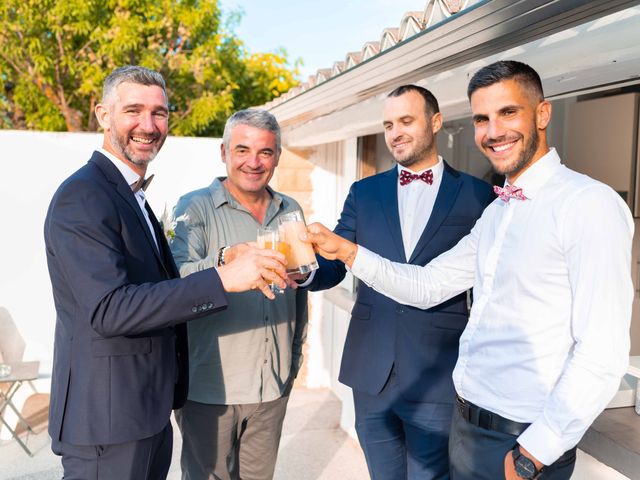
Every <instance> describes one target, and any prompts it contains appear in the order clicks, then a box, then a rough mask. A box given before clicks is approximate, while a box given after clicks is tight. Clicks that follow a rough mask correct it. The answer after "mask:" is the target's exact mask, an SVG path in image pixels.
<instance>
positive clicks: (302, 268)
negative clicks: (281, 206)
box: [278, 210, 318, 274]
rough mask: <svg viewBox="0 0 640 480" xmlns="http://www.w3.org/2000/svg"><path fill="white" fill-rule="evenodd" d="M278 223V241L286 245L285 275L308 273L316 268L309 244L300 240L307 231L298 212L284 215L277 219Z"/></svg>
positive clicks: (300, 213)
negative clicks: (301, 235)
mask: <svg viewBox="0 0 640 480" xmlns="http://www.w3.org/2000/svg"><path fill="white" fill-rule="evenodd" d="M278 221H279V222H280V241H281V242H284V243H285V244H286V245H287V248H288V250H287V253H286V254H285V255H286V257H287V273H301V274H305V273H309V272H311V271H312V270H315V269H316V268H318V262H317V260H316V254H315V253H314V252H313V247H312V246H311V244H310V243H307V242H304V241H302V240H300V234H301V233H304V232H306V231H307V226H306V224H305V223H304V217H303V216H302V212H301V211H300V210H296V211H293V212H289V213H285V214H284V215H280V217H278Z"/></svg>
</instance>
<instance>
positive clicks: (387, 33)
mask: <svg viewBox="0 0 640 480" xmlns="http://www.w3.org/2000/svg"><path fill="white" fill-rule="evenodd" d="M479 1H480V0H429V1H428V2H427V5H426V6H425V7H424V10H420V11H412V12H406V13H405V14H404V15H403V16H402V19H401V21H400V26H399V27H398V28H385V29H384V30H383V31H382V34H381V35H380V40H379V41H369V42H366V43H365V44H364V45H363V46H362V50H361V51H359V52H349V53H347V54H346V56H345V59H344V61H336V62H335V63H334V64H333V67H332V68H321V69H319V70H318V71H317V72H316V74H315V75H310V76H309V78H308V80H307V81H306V82H304V83H302V84H301V85H299V86H297V87H295V88H292V89H291V90H289V91H288V92H287V93H285V94H284V95H281V96H280V97H278V98H274V99H273V100H272V101H271V102H269V103H267V104H266V105H265V107H266V108H273V107H275V106H277V105H279V104H281V103H282V102H285V101H287V100H288V99H290V98H292V97H295V96H297V95H300V94H302V93H304V92H305V91H307V90H309V89H311V88H313V87H315V86H316V85H319V84H321V83H323V82H326V81H328V80H331V78H333V77H335V76H337V75H341V74H342V73H344V72H346V71H348V70H350V69H352V68H355V67H357V66H358V65H359V64H361V63H362V62H365V61H367V60H369V59H370V58H372V57H375V56H377V55H381V54H383V53H384V51H385V50H388V49H390V48H392V47H394V46H395V45H397V44H398V43H401V42H404V41H407V40H409V39H410V38H412V37H414V36H415V35H417V34H419V33H420V32H422V31H424V30H426V29H428V28H430V27H432V26H434V25H436V24H438V23H440V22H442V21H443V20H446V19H447V18H449V17H451V16H452V15H455V14H457V13H459V12H460V11H462V10H464V9H465V8H468V7H469V6H471V5H473V4H475V3H478V2H479Z"/></svg>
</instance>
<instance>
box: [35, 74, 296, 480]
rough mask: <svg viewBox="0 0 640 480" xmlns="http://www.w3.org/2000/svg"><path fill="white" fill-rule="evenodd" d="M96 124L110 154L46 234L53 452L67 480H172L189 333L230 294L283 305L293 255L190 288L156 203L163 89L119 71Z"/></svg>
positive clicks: (67, 187)
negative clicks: (154, 168)
mask: <svg viewBox="0 0 640 480" xmlns="http://www.w3.org/2000/svg"><path fill="white" fill-rule="evenodd" d="M95 113H96V117H97V119H98V122H99V123H100V126H101V127H102V128H103V129H104V140H103V148H102V149H100V150H98V151H95V152H94V153H93V155H92V157H91V159H90V160H89V162H88V163H87V164H86V165H85V166H83V167H82V168H80V169H79V170H78V171H77V172H75V173H74V174H73V175H71V176H70V177H69V178H68V179H66V180H65V181H64V182H63V183H62V185H61V186H60V187H59V188H58V190H57V191H56V193H55V195H54V196H53V199H52V200H51V205H50V207H49V211H48V213H47V218H46V221H45V227H44V235H45V244H46V253H47V263H48V266H49V275H50V277H51V285H52V288H53V298H54V302H55V307H56V313H57V319H56V333H55V347H54V360H53V376H52V381H51V402H50V409H49V434H50V435H51V440H52V441H51V448H52V450H53V451H54V453H56V454H57V455H60V456H61V457H62V466H63V468H64V478H65V479H67V480H73V479H83V480H111V479H113V480H127V479H128V480H144V479H148V480H162V479H164V478H165V477H166V475H167V471H168V470H169V465H170V463H171V450H172V441H173V435H172V430H171V423H170V422H169V415H170V414H171V409H172V408H179V407H180V406H182V404H183V403H184V401H185V399H186V393H187V386H188V366H187V344H186V342H187V340H186V331H185V325H184V322H186V321H188V320H193V319H196V318H200V317H203V316H205V315H210V314H211V313H213V312H218V311H220V310H223V309H225V308H226V307H227V298H226V295H225V292H240V291H245V290H249V289H259V290H261V291H262V292H263V293H264V294H265V295H266V296H267V297H269V298H270V299H273V298H274V295H273V293H271V291H270V290H269V287H268V282H271V281H275V282H276V283H278V284H279V285H280V286H281V287H284V286H285V283H284V281H283V277H284V276H285V270H284V256H283V255H281V254H278V253H276V252H271V251H266V250H259V249H257V248H249V247H248V249H246V250H245V252H244V253H243V255H242V256H239V257H237V258H236V259H234V261H233V262H230V263H229V264H227V265H224V266H220V267H218V268H217V269H213V268H207V269H203V270H202V271H200V272H197V273H194V274H193V275H190V276H189V277H187V278H184V279H180V278H179V277H180V275H179V273H178V269H177V268H176V265H175V263H174V262H173V258H172V257H171V252H170V250H169V246H168V244H167V241H166V239H165V238H164V235H163V232H162V230H161V229H160V227H159V224H158V221H157V220H156V217H155V216H154V214H153V211H152V210H151V208H150V207H149V205H148V204H147V202H146V199H145V196H144V188H145V187H144V185H145V184H146V183H147V181H146V179H145V176H146V173H147V166H148V164H149V162H151V161H152V160H153V159H154V158H155V156H156V154H157V153H158V151H159V150H160V148H161V147H162V144H163V143H164V140H165V138H166V137H167V133H168V117H169V107H168V99H167V93H166V89H165V83H164V79H163V78H162V76H161V75H160V74H159V73H157V72H154V71H152V70H149V69H146V68H143V67H138V66H126V67H122V68H118V69H116V70H115V71H114V72H113V73H112V74H111V75H109V76H108V77H107V79H106V80H105V83H104V92H103V98H102V102H101V103H100V104H99V105H98V106H97V107H96V110H95ZM271 269H273V270H274V271H273V272H272V271H270V270H271ZM212 321H215V317H213V318H212Z"/></svg>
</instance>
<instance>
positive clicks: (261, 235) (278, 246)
mask: <svg viewBox="0 0 640 480" xmlns="http://www.w3.org/2000/svg"><path fill="white" fill-rule="evenodd" d="M257 243H258V247H259V248H264V249H266V250H277V251H278V252H280V253H282V254H283V255H284V256H287V250H288V248H287V245H286V244H285V243H284V242H282V241H280V232H279V231H278V229H277V228H271V227H260V228H258V240H257ZM269 289H270V290H271V291H272V292H273V293H284V290H283V289H282V288H280V287H279V286H278V285H276V284H275V283H273V282H272V283H270V284H269Z"/></svg>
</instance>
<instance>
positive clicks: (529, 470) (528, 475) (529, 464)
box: [511, 445, 543, 480]
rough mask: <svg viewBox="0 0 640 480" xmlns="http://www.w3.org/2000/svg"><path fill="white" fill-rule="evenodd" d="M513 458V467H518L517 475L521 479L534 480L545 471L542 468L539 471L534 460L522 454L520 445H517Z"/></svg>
mask: <svg viewBox="0 0 640 480" xmlns="http://www.w3.org/2000/svg"><path fill="white" fill-rule="evenodd" d="M511 456H512V457H513V465H514V466H515V467H516V473H517V474H518V476H519V477H520V478H524V479H526V480H534V479H536V478H538V475H540V472H542V470H543V469H542V468H541V469H540V470H538V469H537V468H536V464H535V463H533V460H531V459H530V458H527V457H525V456H524V455H523V454H522V452H521V451H520V445H516V448H514V449H513V450H512V451H511Z"/></svg>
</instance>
